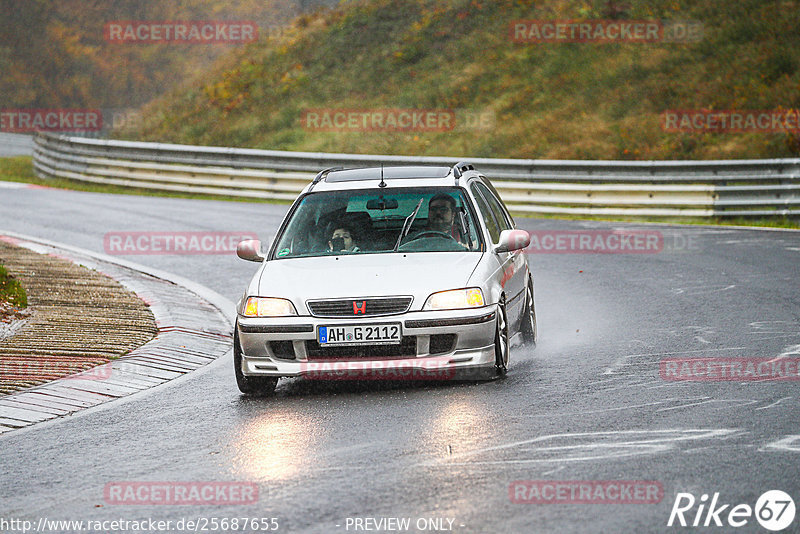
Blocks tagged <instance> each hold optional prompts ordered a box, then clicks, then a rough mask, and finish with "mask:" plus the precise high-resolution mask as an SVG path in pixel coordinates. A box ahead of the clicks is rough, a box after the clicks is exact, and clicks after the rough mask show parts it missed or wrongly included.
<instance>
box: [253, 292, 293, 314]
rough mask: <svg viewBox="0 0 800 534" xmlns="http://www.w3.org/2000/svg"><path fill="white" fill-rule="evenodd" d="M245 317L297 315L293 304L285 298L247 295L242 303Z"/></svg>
mask: <svg viewBox="0 0 800 534" xmlns="http://www.w3.org/2000/svg"><path fill="white" fill-rule="evenodd" d="M242 315H244V316H245V317H285V316H287V315H297V311H295V309H294V304H292V303H291V302H290V301H288V300H286V299H277V298H272V297H248V298H247V301H246V302H245V303H244V312H243V313H242Z"/></svg>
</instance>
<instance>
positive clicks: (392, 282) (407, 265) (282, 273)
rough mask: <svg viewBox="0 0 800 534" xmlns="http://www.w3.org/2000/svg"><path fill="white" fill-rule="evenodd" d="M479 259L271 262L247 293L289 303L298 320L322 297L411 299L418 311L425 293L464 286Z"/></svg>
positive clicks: (434, 256)
mask: <svg viewBox="0 0 800 534" xmlns="http://www.w3.org/2000/svg"><path fill="white" fill-rule="evenodd" d="M481 257H482V254H481V253H476V252H464V253H461V252H425V253H408V254H402V253H392V254H358V255H342V256H325V257H314V258H292V259H282V260H272V261H267V262H265V263H264V264H263V265H262V267H261V273H260V276H258V275H256V277H255V278H254V280H253V284H251V287H250V288H249V294H250V295H258V296H264V297H282V298H286V299H289V300H291V301H293V302H294V304H295V307H298V310H297V311H298V313H300V314H301V315H302V314H304V313H307V312H306V309H305V301H307V300H316V299H328V298H357V297H372V296H375V297H382V296H390V295H412V296H414V302H413V304H412V309H421V308H422V305H423V304H424V301H425V299H426V298H427V297H428V295H430V294H431V293H434V292H436V291H443V290H446V289H454V288H459V287H465V286H466V284H467V282H468V281H469V277H470V275H471V274H472V272H473V271H474V270H475V267H476V266H477V264H478V262H479V261H480V260H481ZM420 300H422V302H420ZM301 310H303V311H301Z"/></svg>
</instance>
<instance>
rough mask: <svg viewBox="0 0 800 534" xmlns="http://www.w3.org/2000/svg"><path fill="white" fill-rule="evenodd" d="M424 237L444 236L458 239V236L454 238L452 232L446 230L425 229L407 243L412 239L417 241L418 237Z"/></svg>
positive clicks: (453, 239) (410, 240)
mask: <svg viewBox="0 0 800 534" xmlns="http://www.w3.org/2000/svg"><path fill="white" fill-rule="evenodd" d="M423 237H442V238H445V239H450V240H452V241H456V238H454V237H453V236H451V235H450V234H448V233H446V232H440V231H438V230H425V231H424V232H420V233H418V234H417V235H415V236H414V237H412V238H411V239H409V240H408V241H407V243H410V242H412V241H416V240H417V239H422V238H423ZM456 242H457V241H456Z"/></svg>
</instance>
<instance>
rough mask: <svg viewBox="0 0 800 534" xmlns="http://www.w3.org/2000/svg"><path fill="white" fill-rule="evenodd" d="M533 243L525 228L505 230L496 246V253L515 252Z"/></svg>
mask: <svg viewBox="0 0 800 534" xmlns="http://www.w3.org/2000/svg"><path fill="white" fill-rule="evenodd" d="M530 244H531V235H530V234H529V233H528V232H526V231H525V230H503V231H502V232H500V242H499V243H498V244H497V245H496V246H495V247H494V253H495V254H500V253H501V252H513V251H515V250H521V249H523V248H525V247H527V246H528V245H530Z"/></svg>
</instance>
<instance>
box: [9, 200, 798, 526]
mask: <svg viewBox="0 0 800 534" xmlns="http://www.w3.org/2000/svg"><path fill="white" fill-rule="evenodd" d="M286 209H287V206H285V205H271V204H251V203H225V202H214V201H198V200H183V199H163V198H140V197H134V196H115V195H100V194H90V193H78V192H66V191H57V190H47V189H0V231H2V230H10V231H15V232H20V233H25V234H29V235H32V236H37V237H41V238H46V239H51V240H54V241H59V242H63V243H67V244H70V245H74V246H78V247H83V248H86V249H89V250H94V251H98V252H103V236H104V234H105V233H106V232H111V231H255V232H257V233H258V234H259V235H260V236H261V237H262V238H265V239H266V238H269V237H271V236H272V234H273V233H274V231H275V229H276V226H277V224H278V223H279V221H280V219H281V218H282V216H283V214H284V212H285V211H286ZM517 222H518V225H519V226H520V227H522V228H525V229H529V230H533V229H537V230H551V229H613V228H636V226H634V225H627V224H623V223H600V222H567V221H554V220H535V219H518V220H517ZM647 228H649V229H651V230H652V229H654V227H647ZM655 229H657V230H658V231H661V232H662V233H663V234H664V240H665V244H666V247H665V250H664V251H662V252H661V253H658V254H626V255H620V254H535V255H531V256H530V261H531V265H532V269H533V272H534V275H535V284H536V299H535V300H536V307H537V314H538V320H539V329H540V343H539V345H538V346H537V347H536V348H535V349H533V350H532V349H529V348H527V347H520V346H516V347H514V348H513V350H512V366H511V370H510V372H509V375H508V377H507V378H506V379H504V380H496V381H493V382H486V383H477V384H422V385H417V386H412V385H407V384H391V383H389V384H367V385H362V384H360V385H355V384H350V383H331V384H320V383H318V382H313V381H303V380H290V381H282V382H281V384H280V385H279V386H278V394H277V396H276V397H275V398H271V399H249V398H245V397H242V396H240V395H239V393H238V391H237V389H236V386H235V382H234V377H233V371H232V365H231V359H230V357H227V358H225V359H224V361H222V360H220V361H218V362H217V363H215V364H212V365H211V366H209V367H207V368H205V369H204V370H201V371H199V372H196V373H194V374H192V375H190V376H189V377H187V378H185V379H181V380H178V381H176V382H173V383H171V384H169V385H166V386H164V387H159V388H156V389H154V390H151V391H149V392H147V393H144V394H142V395H138V396H134V397H133V398H131V399H129V400H125V401H121V402H112V403H109V404H108V405H106V406H105V407H103V408H101V409H98V410H91V411H89V412H86V413H83V414H81V415H79V416H73V417H70V418H66V419H62V420H59V421H57V422H55V423H52V424H46V425H42V426H38V427H34V428H32V429H30V430H26V431H21V432H12V433H11V434H10V435H4V436H2V437H0V451H2V454H0V467H1V469H0V472H1V473H2V475H0V477H1V478H0V518H26V519H30V520H32V521H34V522H36V521H38V520H39V518H42V517H45V518H47V519H64V520H83V521H86V520H96V519H126V520H141V519H147V518H154V519H163V520H172V521H173V522H175V521H178V520H180V519H181V518H187V519H192V518H195V519H196V518H202V517H206V518H210V517H217V518H225V517H227V518H232V517H251V518H262V517H263V518H277V519H278V524H279V527H280V528H279V531H280V532H355V531H358V530H355V529H354V527H353V523H352V522H350V523H348V518H386V517H401V518H411V527H412V528H411V531H415V530H414V528H413V527H414V526H415V523H416V521H417V520H418V519H419V518H438V519H444V521H443V522H442V523H440V524H441V526H443V527H444V528H451V529H452V531H453V532H624V531H628V532H663V531H682V530H686V529H683V528H680V527H677V526H673V527H671V528H670V527H667V526H666V523H667V520H668V518H669V516H670V510H671V509H672V506H673V503H674V502H675V496H676V494H677V493H679V492H689V493H692V494H694V495H695V497H697V498H698V499H699V498H700V495H701V494H703V493H707V494H709V495H711V494H713V493H715V492H719V501H720V503H726V504H731V505H736V504H739V503H746V504H749V505H750V506H753V505H754V504H755V502H756V499H757V498H758V496H759V495H761V494H762V493H763V492H765V491H767V490H772V489H780V490H783V491H785V492H787V493H789V494H790V495H791V496H792V497H793V498H794V500H795V502H797V503H798V505H800V476H798V460H800V416H798V408H800V391H799V390H798V388H800V382H783V383H777V382H765V381H761V382H752V381H750V382H672V381H665V380H663V379H662V378H660V376H659V362H660V361H661V360H662V359H663V358H668V357H711V356H716V357H770V358H776V357H779V356H780V355H784V357H797V356H800V284H798V278H799V277H798V275H799V274H800V233H797V232H791V233H790V232H763V231H751V230H738V229H706V228H684V227H657V228H655ZM125 258H127V259H130V260H132V261H136V262H138V263H141V264H144V265H148V266H153V267H157V268H159V269H163V270H167V271H171V272H175V273H178V274H180V275H182V276H185V277H187V278H190V279H192V280H195V281H197V282H199V283H201V284H203V285H205V286H207V287H209V288H211V289H213V290H214V291H217V292H218V293H220V294H222V295H223V296H225V297H227V298H228V299H230V300H232V301H235V300H237V299H238V297H239V294H240V292H241V291H242V290H243V289H244V287H245V284H246V283H247V281H248V280H249V278H250V276H251V275H252V273H253V272H254V271H255V269H256V265H255V264H252V263H248V262H243V261H241V260H238V259H236V258H235V256H233V255H204V256H175V255H171V256H166V255H149V256H148V255H141V256H125ZM517 480H545V481H552V480H562V481H564V480H646V481H656V482H658V483H660V484H661V486H662V487H663V490H664V496H663V499H662V500H661V502H659V503H655V504H564V503H557V504H514V503H512V502H510V499H509V485H510V484H511V483H512V482H513V481H517ZM118 481H248V482H254V483H256V484H257V485H258V488H259V498H258V502H257V503H256V504H250V505H238V506H209V505H205V506H200V505H198V506H167V505H161V506H147V505H135V506H132V505H114V504H109V503H107V502H105V501H104V497H103V490H104V487H105V486H106V484H108V483H114V482H118ZM729 509H730V507H729ZM696 511H697V506H695V507H694V508H693V509H692V510H691V513H687V514H686V517H687V519H688V520H689V521H691V520H693V519H694V513H695V512H696ZM725 518H726V514H725V513H723V514H722V516H721V519H722V520H723V521H724V520H725ZM446 519H452V520H453V522H452V526H449V525H450V523H449V522H448V521H447V520H446ZM703 519H704V517H703ZM364 525H367V524H364ZM798 525H800V518H797V519H795V520H794V522H793V523H792V525H791V526H790V528H789V529H788V530H786V532H792V531H798V529H799V528H800V527H798ZM348 526H349V528H348ZM705 530H708V531H713V532H722V531H726V532H730V531H737V532H739V531H741V532H767V531H766V530H764V529H763V528H761V527H760V526H759V525H758V523H757V522H756V520H755V519H754V518H752V517H751V518H750V519H749V522H748V523H747V524H746V525H745V526H744V527H742V528H738V529H732V528H731V527H728V526H727V525H726V528H724V529H723V528H714V527H708V528H706V529H705ZM173 531H175V532H177V530H173ZM360 531H362V532H363V531H365V530H360ZM373 531H374V530H373ZM397 531H398V530H382V532H397ZM427 531H436V530H435V529H431V528H429V529H428V530H427ZM440 531H441V530H440Z"/></svg>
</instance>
